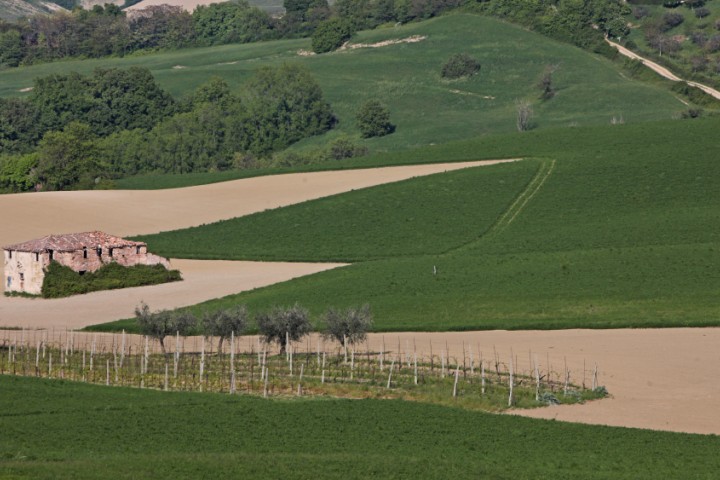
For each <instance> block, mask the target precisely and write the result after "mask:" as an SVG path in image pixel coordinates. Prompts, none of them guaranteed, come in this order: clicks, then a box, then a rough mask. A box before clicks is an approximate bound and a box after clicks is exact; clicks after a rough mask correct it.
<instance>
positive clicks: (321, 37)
mask: <svg viewBox="0 0 720 480" xmlns="http://www.w3.org/2000/svg"><path fill="white" fill-rule="evenodd" d="M352 34H353V31H352V26H351V25H350V23H349V22H348V21H346V20H344V19H341V18H332V19H330V20H326V21H324V22H321V23H320V24H319V25H318V26H317V28H316V29H315V32H313V34H312V49H313V52H315V53H326V52H332V51H333V50H337V49H338V48H340V47H341V46H342V44H343V43H345V42H346V41H348V40H349V39H350V37H351V36H352Z"/></svg>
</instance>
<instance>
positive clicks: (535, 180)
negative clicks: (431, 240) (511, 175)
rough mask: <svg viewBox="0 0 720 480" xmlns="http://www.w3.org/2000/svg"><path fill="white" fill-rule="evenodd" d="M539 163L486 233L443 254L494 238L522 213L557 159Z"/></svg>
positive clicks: (542, 160)
mask: <svg viewBox="0 0 720 480" xmlns="http://www.w3.org/2000/svg"><path fill="white" fill-rule="evenodd" d="M539 163H540V165H539V166H538V169H537V172H535V175H534V176H533V177H532V179H531V180H530V181H529V182H528V184H527V185H526V186H525V188H524V189H523V190H522V191H521V192H520V193H519V194H518V195H517V196H516V197H515V199H514V200H513V202H512V203H511V204H510V206H509V207H508V208H507V209H506V210H505V211H504V212H503V213H502V215H500V217H498V219H497V220H496V221H495V223H493V224H492V226H491V227H490V228H489V229H488V230H487V231H486V232H485V233H483V234H482V235H480V236H479V237H478V238H475V239H473V240H471V241H469V242H467V243H464V244H462V245H458V246H456V247H453V248H451V249H449V250H447V251H445V252H443V253H442V255H445V254H448V253H452V252H456V251H458V250H461V249H463V248H466V247H468V246H470V245H474V244H475V243H477V242H479V241H481V240H485V239H490V238H494V237H495V236H497V235H499V234H500V233H501V232H502V231H503V230H505V229H506V228H507V227H508V226H510V224H511V223H513V222H514V221H515V219H516V218H517V217H518V215H520V213H522V211H523V210H524V209H525V207H526V206H527V205H528V203H530V200H532V198H533V197H534V196H535V195H536V194H537V193H538V192H539V191H540V189H541V188H542V186H543V185H544V184H545V182H546V181H547V179H548V178H549V177H550V175H551V174H552V172H553V170H555V163H556V160H555V159H539Z"/></svg>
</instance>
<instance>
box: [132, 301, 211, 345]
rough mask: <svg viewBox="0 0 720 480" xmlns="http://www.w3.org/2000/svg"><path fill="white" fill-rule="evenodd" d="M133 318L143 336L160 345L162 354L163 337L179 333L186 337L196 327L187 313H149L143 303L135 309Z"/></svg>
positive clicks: (194, 320) (195, 322) (191, 315)
mask: <svg viewBox="0 0 720 480" xmlns="http://www.w3.org/2000/svg"><path fill="white" fill-rule="evenodd" d="M135 318H136V319H137V322H138V325H139V326H140V331H141V332H142V334H143V335H147V336H148V337H151V338H154V339H155V340H157V341H158V343H160V349H161V350H162V352H163V354H165V353H166V351H165V337H167V336H168V335H174V334H175V333H180V335H183V336H185V335H188V334H189V333H190V331H191V330H192V329H193V328H194V327H195V326H196V325H197V319H196V318H195V316H194V315H193V314H192V313H191V312H189V311H181V312H173V311H170V310H158V311H155V312H151V311H150V307H149V306H148V304H147V303H145V302H140V305H139V306H137V307H135Z"/></svg>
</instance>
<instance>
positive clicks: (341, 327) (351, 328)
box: [323, 304, 373, 347]
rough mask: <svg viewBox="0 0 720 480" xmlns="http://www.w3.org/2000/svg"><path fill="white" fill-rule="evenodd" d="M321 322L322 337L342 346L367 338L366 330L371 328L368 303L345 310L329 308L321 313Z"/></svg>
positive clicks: (371, 319)
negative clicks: (322, 326)
mask: <svg viewBox="0 0 720 480" xmlns="http://www.w3.org/2000/svg"><path fill="white" fill-rule="evenodd" d="M323 324H324V332H323V337H324V338H326V339H332V340H337V341H338V342H340V345H342V346H343V347H345V346H347V345H348V344H350V345H355V344H356V343H360V342H362V341H364V340H365V339H366V338H367V332H368V331H369V330H370V329H371V328H372V324H373V316H372V312H371V311H370V305H368V304H365V305H363V306H362V307H360V308H355V307H350V308H348V309H347V310H337V309H334V308H330V309H328V311H327V312H325V314H324V315H323Z"/></svg>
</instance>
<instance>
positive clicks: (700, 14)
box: [695, 7, 710, 18]
mask: <svg viewBox="0 0 720 480" xmlns="http://www.w3.org/2000/svg"><path fill="white" fill-rule="evenodd" d="M708 15H710V9H709V8H707V7H700V8H696V9H695V16H696V17H697V18H705V17H707V16H708Z"/></svg>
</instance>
